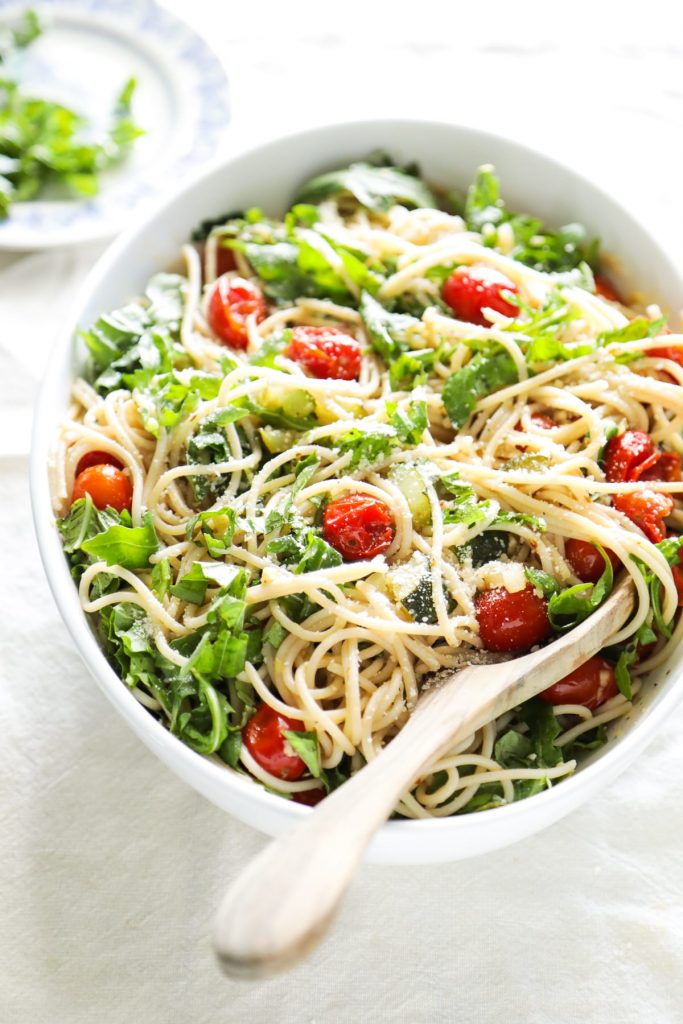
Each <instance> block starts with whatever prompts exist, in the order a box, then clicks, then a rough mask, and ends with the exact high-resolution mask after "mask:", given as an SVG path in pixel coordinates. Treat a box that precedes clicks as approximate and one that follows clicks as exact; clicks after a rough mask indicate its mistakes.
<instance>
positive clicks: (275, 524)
mask: <svg viewBox="0 0 683 1024" xmlns="http://www.w3.org/2000/svg"><path fill="white" fill-rule="evenodd" d="M319 465H320V459H319V458H318V457H317V456H316V455H313V454H311V455H307V456H306V458H305V459H302V460H301V461H300V462H299V463H298V465H297V466H296V467H295V470H294V472H295V477H296V479H295V481H294V483H293V485H292V487H291V488H290V490H289V493H288V495H287V500H286V502H285V504H284V506H283V508H282V509H281V510H280V509H274V510H273V511H272V512H269V513H268V516H267V518H266V532H267V533H272V531H273V530H277V529H279V528H280V527H281V526H283V525H284V524H285V523H286V522H288V520H289V516H290V512H291V508H292V503H293V501H294V499H295V498H296V496H297V494H299V492H300V491H302V490H303V489H304V487H306V485H307V484H308V483H309V482H310V481H311V479H312V478H313V477H314V476H315V472H316V470H317V469H318V466H319Z"/></svg>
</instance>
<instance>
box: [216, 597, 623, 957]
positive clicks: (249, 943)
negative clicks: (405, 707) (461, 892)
mask: <svg viewBox="0 0 683 1024" xmlns="http://www.w3.org/2000/svg"><path fill="white" fill-rule="evenodd" d="M632 608H633V584H632V582H631V579H630V577H627V578H626V579H625V580H623V581H622V582H621V583H620V584H619V586H618V587H616V589H615V590H614V591H613V593H612V595H611V596H610V598H609V599H608V600H607V601H606V602H605V604H604V605H602V607H601V608H599V609H598V610H597V611H596V612H594V613H593V614H592V615H591V616H590V618H588V619H586V620H585V621H584V622H582V623H581V625H579V626H577V627H576V628H575V629H573V630H572V631H571V632H570V633H567V634H566V635H565V636H562V637H560V638H558V639H557V640H555V641H553V643H551V644H548V645H547V646H546V647H543V648H541V649H540V650H537V651H534V652H533V653H532V654H526V655H524V656H523V657H521V658H515V659H513V660H511V661H505V662H501V663H499V664H494V665H477V666H472V667H468V668H463V669H461V670H459V671H457V672H452V671H446V672H442V673H439V675H438V676H436V677H433V679H432V681H431V683H430V684H428V686H426V687H424V688H423V691H422V693H421V695H420V698H419V700H418V702H417V705H416V707H415V709H414V711H413V713H412V714H411V716H410V718H409V719H408V721H407V723H406V724H405V726H404V727H403V729H402V730H401V731H400V733H399V734H398V735H397V736H396V738H395V739H393V740H392V741H391V742H390V743H389V744H388V745H387V746H386V747H385V748H384V750H382V752H381V754H380V755H379V756H378V757H376V758H375V760H374V761H370V762H369V764H367V765H366V766H365V767H364V768H362V769H361V770H360V771H359V772H357V773H356V774H355V775H353V776H352V777H351V778H350V779H349V780H348V782H345V783H344V785H343V786H341V787H340V788H339V789H336V790H335V791H334V792H333V793H331V794H330V796H328V797H327V798H326V799H325V800H324V801H323V802H322V803H321V804H320V806H319V807H318V808H317V809H316V810H315V811H314V812H313V813H312V814H311V815H310V817H309V818H308V819H307V820H306V821H304V822H303V823H302V824H301V825H299V826H298V828H295V829H293V830H292V831H291V832H288V833H287V834H286V835H284V836H282V837H281V838H279V839H277V840H275V841H274V842H272V843H271V844H270V845H269V846H268V847H266V849H265V850H263V851H262V853H260V854H259V855H258V856H257V857H255V858H254V860H253V861H252V862H251V864H249V866H248V867H247V868H246V869H245V870H244V871H243V872H242V873H241V875H239V877H238V878H237V879H236V881H235V882H233V884H232V885H231V887H230V889H229V890H228V892H227V894H226V896H225V898H224V900H223V903H222V905H221V907H220V910H219V911H218V915H217V918H216V923H215V932H214V946H215V949H216V953H217V955H218V958H219V960H220V963H221V966H222V967H223V969H224V970H225V972H226V973H227V974H230V975H235V976H241V977H249V976H251V977H255V976H258V975H262V974H267V973H269V972H271V971H274V970H279V969H281V968H284V967H288V966H290V965H293V964H294V963H295V962H296V961H297V960H299V959H300V958H301V957H302V956H303V955H304V954H305V953H307V952H308V951H309V950H311V949H312V948H313V946H314V945H315V944H316V942H317V941H318V940H319V939H320V938H321V936H322V935H323V933H324V932H325V929H326V928H327V925H328V924H329V922H330V920H331V918H332V916H333V914H334V912H335V911H336V909H337V906H338V905H339V902H340V900H341V898H342V896H343V895H344V892H345V891H346V888H347V886H348V885H349V883H350V881H351V878H352V877H353V874H354V872H355V871H356V868H357V867H358V865H359V863H360V861H361V858H362V857H363V854H364V852H365V850H366V848H367V846H368V843H369V842H370V840H371V838H372V836H373V834H374V833H375V831H376V830H377V829H378V828H379V827H380V825H381V824H382V822H384V821H385V820H386V818H387V817H388V816H389V815H390V814H391V812H392V810H393V809H394V807H395V806H396V804H397V802H398V800H399V799H400V797H401V795H402V794H403V793H405V792H406V791H407V790H409V789H410V788H411V787H412V786H414V784H415V780H416V779H417V778H419V776H420V775H421V774H422V773H423V772H424V770H425V768H427V767H428V766H429V765H430V764H432V763H433V762H434V761H436V760H437V759H438V758H439V757H440V756H441V755H442V754H444V753H445V752H446V751H447V750H449V749H450V748H451V747H452V746H453V745H454V744H455V743H456V742H457V741H458V740H459V739H462V738H463V737H464V736H468V735H471V734H472V733H473V732H475V730H477V729H479V728H481V726H482V725H484V724H485V723H486V722H490V721H491V720H492V719H493V718H496V717H497V716H498V715H502V714H504V713H505V712H506V711H509V710H510V709H511V708H514V707H516V706H517V705H518V704H521V703H522V702H523V701H525V700H529V698H530V697H534V696H536V694H538V693H540V691H541V690H544V689H545V688H546V687H547V686H550V685H552V683H555V682H557V680H558V679H562V677H563V676H566V675H567V674H568V673H569V672H571V671H573V669H575V668H577V667H578V666H579V665H581V664H583V662H584V661H586V660H587V659H588V658H590V657H592V655H594V654H596V653H597V652H598V651H599V650H600V649H601V648H602V647H604V646H605V642H606V641H607V640H608V638H609V637H610V636H611V635H612V634H613V633H615V632H616V631H617V630H618V629H619V628H620V627H621V626H622V625H623V623H624V622H625V621H626V619H627V618H628V616H629V615H630V613H631V610H632Z"/></svg>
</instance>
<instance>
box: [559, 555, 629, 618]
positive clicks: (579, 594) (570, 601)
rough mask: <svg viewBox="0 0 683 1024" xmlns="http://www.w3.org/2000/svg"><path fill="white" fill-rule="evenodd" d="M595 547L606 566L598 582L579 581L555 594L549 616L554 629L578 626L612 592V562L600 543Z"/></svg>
mask: <svg viewBox="0 0 683 1024" xmlns="http://www.w3.org/2000/svg"><path fill="white" fill-rule="evenodd" d="M595 547H596V548H597V549H598V551H599V552H600V554H601V555H602V557H603V559H604V562H605V568H604V570H603V572H602V575H601V576H600V579H599V580H598V582H597V583H578V584H576V586H573V587H568V588H567V589H566V590H562V591H559V592H558V593H555V594H553V595H552V596H551V597H550V600H549V601H548V618H549V619H550V623H551V625H552V627H553V629H555V630H557V631H558V632H561V633H566V632H567V631H568V630H570V629H573V628H574V627H575V626H578V624H579V623H580V622H583V621H584V619H587V618H588V617H589V615H592V614H593V612H594V611H595V610H596V608H599V607H600V605H601V604H602V602H603V601H604V600H605V598H606V597H607V596H608V595H609V594H610V593H611V590H612V584H613V582H614V570H613V569H612V563H611V562H610V560H609V558H608V557H607V555H606V554H605V551H604V549H603V548H601V547H600V545H599V544H596V545H595Z"/></svg>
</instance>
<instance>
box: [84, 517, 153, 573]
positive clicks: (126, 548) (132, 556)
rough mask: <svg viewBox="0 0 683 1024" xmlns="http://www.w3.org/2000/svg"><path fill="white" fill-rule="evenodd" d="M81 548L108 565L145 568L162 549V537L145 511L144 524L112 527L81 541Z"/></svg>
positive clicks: (124, 567)
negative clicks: (151, 557)
mask: <svg viewBox="0 0 683 1024" xmlns="http://www.w3.org/2000/svg"><path fill="white" fill-rule="evenodd" d="M81 549H82V550H83V551H85V552H86V553H87V554H89V555H92V556H93V557H94V558H96V559H97V560H102V561H104V562H106V563H107V565H120V566H121V567H122V568H123V569H146V568H147V566H148V565H149V559H150V556H151V555H153V554H154V552H155V551H158V550H159V538H158V537H157V535H156V530H155V529H154V524H153V522H152V514H151V512H145V514H144V515H143V517H142V526H118V525H115V526H110V527H109V529H107V530H105V531H104V533H98V534H97V535H96V536H94V537H91V538H90V539H89V540H86V541H84V542H83V543H82V544H81Z"/></svg>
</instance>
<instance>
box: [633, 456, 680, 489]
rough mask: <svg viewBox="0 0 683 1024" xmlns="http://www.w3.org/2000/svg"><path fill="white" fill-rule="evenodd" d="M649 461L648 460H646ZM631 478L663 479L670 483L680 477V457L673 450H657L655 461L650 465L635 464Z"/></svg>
mask: <svg viewBox="0 0 683 1024" xmlns="http://www.w3.org/2000/svg"><path fill="white" fill-rule="evenodd" d="M648 461H649V460H648ZM629 479H632V480H665V481H666V482H667V483H672V482H673V481H675V480H680V479H681V457H680V455H676V454H675V452H658V453H657V459H656V461H654V462H652V463H651V464H650V465H647V464H645V463H641V465H640V466H636V469H635V471H634V473H633V475H632V476H631V477H630V478H629Z"/></svg>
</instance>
